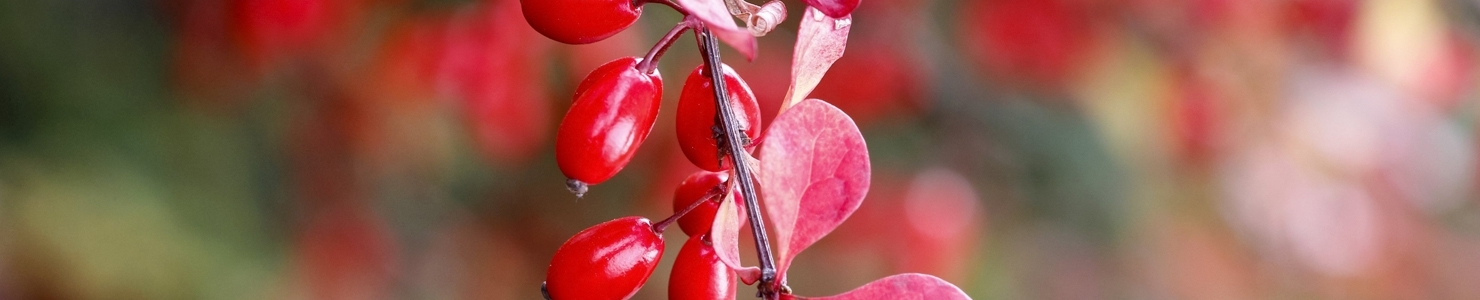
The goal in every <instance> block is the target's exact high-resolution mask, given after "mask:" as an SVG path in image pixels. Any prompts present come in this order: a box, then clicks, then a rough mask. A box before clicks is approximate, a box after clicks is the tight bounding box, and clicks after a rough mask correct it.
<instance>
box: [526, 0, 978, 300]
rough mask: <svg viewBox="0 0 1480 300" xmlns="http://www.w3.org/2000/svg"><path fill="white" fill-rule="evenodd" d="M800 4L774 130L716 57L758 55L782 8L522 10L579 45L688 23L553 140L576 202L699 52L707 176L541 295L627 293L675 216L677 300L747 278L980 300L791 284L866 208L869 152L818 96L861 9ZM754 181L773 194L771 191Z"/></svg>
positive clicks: (623, 226) (916, 283) (781, 286)
mask: <svg viewBox="0 0 1480 300" xmlns="http://www.w3.org/2000/svg"><path fill="white" fill-rule="evenodd" d="M804 2H805V3H806V4H807V7H806V8H805V12H804V13H803V15H802V19H801V25H800V27H799V29H798V33H797V42H796V45H795V51H794V56H793V57H792V70H791V87H790V88H789V89H788V91H787V94H786V96H785V97H784V98H783V103H782V105H781V110H782V111H781V113H780V114H779V115H778V116H777V117H776V119H775V120H774V121H773V122H772V123H771V124H769V126H764V127H763V126H762V125H763V124H760V118H759V113H758V112H757V111H758V110H759V109H758V108H757V105H756V102H755V96H754V95H753V94H752V93H751V91H750V88H749V87H748V86H747V84H746V83H745V80H744V79H743V78H741V77H740V76H739V75H738V74H736V73H735V72H734V71H733V70H730V68H729V67H728V66H726V65H725V64H724V63H723V62H722V61H721V60H720V56H719V41H723V42H724V43H726V44H729V45H730V46H731V47H733V48H735V49H736V50H737V51H738V52H739V53H740V54H742V55H744V56H746V58H748V59H749V58H754V57H755V55H756V37H759V36H763V35H765V34H766V33H768V32H770V31H771V30H773V29H775V27H776V25H777V24H778V23H780V22H781V21H782V20H784V19H785V18H786V8H785V5H783V4H782V3H781V2H780V1H779V0H772V1H771V2H768V3H766V4H765V5H761V6H757V5H754V4H750V3H747V2H745V1H744V0H634V1H609V0H560V1H548V0H522V1H521V5H522V6H523V11H524V14H525V18H526V19H527V20H528V21H529V23H530V26H531V27H534V28H535V29H536V31H538V32H540V33H541V34H544V35H545V36H546V37H549V38H550V39H553V40H556V41H559V42H563V43H567V44H585V43H590V42H594V41H597V40H601V39H604V38H606V37H609V36H611V35H613V34H616V33H617V32H620V31H622V30H625V29H626V28H627V27H629V25H630V24H631V23H632V22H633V21H634V20H635V19H636V18H637V17H638V16H640V14H641V9H642V7H641V6H642V5H644V4H646V3H657V4H661V5H663V6H666V7H669V8H672V9H674V10H676V11H678V12H679V13H680V14H682V15H684V18H683V20H682V21H680V22H679V23H678V24H677V25H675V26H674V27H673V29H672V30H670V31H668V33H667V34H666V35H664V36H663V37H662V38H661V39H660V40H659V41H658V42H657V43H656V45H654V46H653V48H652V49H651V50H649V51H648V52H647V54H646V55H644V56H643V57H641V58H638V57H627V58H619V59H617V60H615V61H612V62H610V63H608V64H606V65H603V66H601V67H599V68H597V69H596V70H595V71H592V72H591V74H590V75H588V76H587V77H586V79H585V80H584V81H582V82H581V84H580V85H579V86H578V87H577V89H576V92H575V103H574V104H572V106H571V108H570V110H569V111H568V112H567V113H566V115H565V118H564V119H563V120H562V121H561V125H560V129H559V132H558V134H557V137H556V161H557V162H558V163H559V165H560V169H561V171H562V172H563V173H565V175H566V177H567V178H569V180H568V181H567V182H566V183H567V187H568V188H569V189H570V190H571V191H572V192H574V193H575V194H576V195H577V197H579V196H581V195H582V194H584V193H586V192H587V191H588V189H590V188H591V186H592V185H596V184H599V183H601V182H603V181H605V180H607V179H609V178H611V177H612V176H614V175H615V174H616V173H618V172H620V171H621V169H622V168H623V167H624V166H625V165H626V164H627V162H628V160H630V159H631V157H632V155H633V153H635V152H636V151H637V149H638V148H639V146H640V145H641V144H642V143H643V141H644V140H645V139H646V137H647V135H648V133H649V132H650V131H651V130H652V126H653V124H654V122H655V120H654V119H655V118H656V116H657V109H658V106H659V105H658V104H659V102H661V97H662V96H661V95H662V79H661V76H659V74H658V71H657V68H656V64H657V63H658V61H659V60H660V59H661V58H662V56H663V53H664V52H666V51H667V49H668V48H669V47H670V46H672V45H673V43H674V42H675V41H676V40H677V39H678V37H679V36H681V35H683V33H684V32H685V31H690V30H692V31H693V32H694V35H695V37H696V39H697V40H698V47H699V50H700V52H701V53H702V54H703V55H702V58H703V61H702V63H701V64H700V65H699V67H698V68H696V69H695V70H694V71H693V72H692V73H691V74H689V77H688V78H687V80H686V81H685V83H684V86H683V92H682V93H681V96H680V97H681V98H680V99H679V104H678V107H679V108H678V110H679V111H678V116H677V117H676V123H677V127H676V130H677V131H678V134H677V136H678V139H679V145H680V146H681V147H683V153H684V155H685V156H686V157H687V158H688V159H689V160H690V161H691V162H693V163H694V164H695V165H696V166H698V167H700V168H701V169H704V170H706V171H701V172H698V173H695V174H693V175H691V176H689V178H688V179H686V180H684V182H683V183H682V184H681V185H680V186H679V187H678V189H677V190H676V191H675V195H674V214H673V215H672V216H669V217H668V218H666V219H664V220H663V221H659V222H657V223H649V222H648V220H647V219H645V218H642V217H625V218H619V219H616V220H612V221H608V222H606V223H601V224H598V225H596V226H594V227H591V228H588V229H586V230H584V231H581V232H580V233H578V234H576V235H575V236H574V237H572V238H570V240H567V241H566V242H565V243H564V244H562V245H561V246H560V248H559V250H557V251H556V253H555V256H554V258H553V260H552V261H551V262H550V267H549V270H548V271H547V273H546V277H545V283H544V284H543V286H542V287H541V289H542V292H543V293H544V295H545V298H546V299H557V300H570V299H627V298H630V297H631V296H632V295H633V294H634V293H636V291H637V290H638V289H640V288H641V287H642V285H643V284H644V283H645V282H646V281H647V278H648V277H649V276H650V275H651V274H652V272H653V271H654V270H653V268H654V266H656V264H657V260H658V259H659V258H660V257H661V256H662V251H663V249H662V248H663V238H662V235H661V234H662V232H663V230H664V229H665V228H667V226H668V225H670V224H671V223H674V222H677V223H679V227H680V228H681V229H682V230H683V232H684V233H685V234H686V235H688V236H689V240H688V241H687V242H686V243H685V244H684V246H683V248H682V250H681V251H680V253H679V255H678V258H677V261H676V262H675V263H674V267H673V269H672V272H673V273H672V274H671V275H672V276H670V278H671V281H670V282H669V297H670V299H734V298H735V290H736V289H735V282H736V281H739V282H742V283H745V284H747V285H756V287H757V290H758V295H757V296H758V297H760V298H763V299H767V300H775V299H969V297H967V296H966V294H965V293H963V292H962V291H961V289H960V288H957V287H956V286H955V285H952V284H950V283H948V282H945V281H944V280H941V279H940V278H937V277H935V276H931V275H925V274H899V275H894V276H889V277H886V278H883V279H880V280H877V281H874V282H871V283H868V284H865V285H864V286H862V287H859V288H856V289H854V290H852V291H849V292H845V293H843V294H839V295H835V296H830V297H804V296H798V295H796V294H794V293H793V291H792V290H791V288H789V287H788V286H787V280H788V279H787V277H786V271H787V269H788V268H789V267H790V266H791V262H792V260H793V259H794V258H795V257H796V256H797V254H798V253H800V252H801V251H802V250H804V249H806V248H807V247H808V246H811V245H812V244H813V243H815V242H817V241H818V240H820V239H821V238H822V237H823V236H825V235H827V234H828V233H829V232H832V231H833V229H836V228H837V227H838V225H840V224H842V222H843V221H844V220H846V219H847V218H848V217H849V216H850V215H852V213H853V212H854V211H855V210H857V209H858V207H859V205H860V204H862V201H863V199H864V195H865V194H867V192H868V189H869V175H870V166H869V157H868V148H867V147H866V145H865V144H864V140H863V135H862V134H861V133H860V132H859V130H858V126H857V124H855V123H854V122H853V119H852V118H850V117H849V116H848V115H847V114H845V113H843V111H842V110H839V109H838V108H837V107H834V106H833V105H832V104H829V103H827V102H825V101H823V100H818V99H807V95H808V94H810V93H811V91H812V89H813V88H815V87H816V86H817V84H818V83H819V82H820V81H821V80H822V76H823V75H824V74H825V73H826V72H827V69H828V68H829V67H831V66H832V64H833V62H835V61H837V59H838V58H839V57H842V55H843V50H844V48H845V47H846V45H847V40H848V31H849V29H850V28H851V26H852V17H851V13H852V11H853V9H854V8H856V7H857V6H858V5H859V1H858V0H804ZM737 18H738V19H740V20H741V21H743V22H744V23H745V27H744V28H741V27H740V26H739V25H737V24H736V21H735V19H737ZM762 129H764V130H762ZM754 135H759V136H754ZM753 151H755V153H752V152H753ZM753 154H754V155H753ZM757 185H764V187H765V189H764V190H763V193H758V189H757ZM759 196H764V198H762V197H759ZM761 199H764V200H765V201H766V202H765V204H766V205H765V206H764V210H763V209H762V206H761V205H760V201H761ZM740 201H743V202H740ZM763 214H764V218H763V216H762V215H763ZM767 218H769V220H770V221H771V222H765V221H766V219H767ZM747 224H748V225H749V226H746V225H747ZM767 225H769V226H767ZM742 227H749V228H750V234H751V235H752V236H753V237H754V239H755V241H756V253H757V255H758V261H759V266H745V265H743V264H742V263H741V262H740V258H739V255H740V254H739V253H740V252H739V247H738V245H739V243H738V241H739V239H740V235H741V234H742V233H741V228H742ZM768 227H769V230H770V231H769V233H770V234H773V235H768ZM772 237H774V238H775V239H774V240H773V239H772ZM773 241H774V243H773Z"/></svg>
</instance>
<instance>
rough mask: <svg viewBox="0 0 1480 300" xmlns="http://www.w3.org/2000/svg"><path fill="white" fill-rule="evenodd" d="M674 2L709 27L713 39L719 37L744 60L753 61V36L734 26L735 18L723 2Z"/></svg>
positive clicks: (682, 0)
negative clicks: (743, 56)
mask: <svg viewBox="0 0 1480 300" xmlns="http://www.w3.org/2000/svg"><path fill="white" fill-rule="evenodd" d="M674 2H677V3H678V6H681V7H683V8H684V9H687V10H689V14H690V15H693V16H694V17H696V18H699V20H700V21H704V24H707V25H709V31H710V32H713V33H714V36H715V37H719V40H720V41H724V42H725V44H729V45H730V47H734V48H735V50H736V51H740V55H745V60H755V53H756V47H757V46H756V42H755V36H754V35H751V34H750V30H749V29H745V28H740V26H738V25H735V18H734V17H733V16H730V9H729V7H726V6H725V2H724V1H723V0H675V1H674Z"/></svg>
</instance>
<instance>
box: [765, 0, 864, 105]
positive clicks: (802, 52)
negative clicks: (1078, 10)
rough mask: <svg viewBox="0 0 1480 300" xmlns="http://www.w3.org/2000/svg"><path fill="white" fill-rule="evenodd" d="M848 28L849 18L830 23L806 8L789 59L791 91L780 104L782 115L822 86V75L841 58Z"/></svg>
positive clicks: (823, 16) (846, 40)
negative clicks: (819, 83)
mask: <svg viewBox="0 0 1480 300" xmlns="http://www.w3.org/2000/svg"><path fill="white" fill-rule="evenodd" d="M851 28H853V17H852V16H843V17H842V18H836V19H834V18H832V17H828V16H826V15H823V14H822V13H819V12H818V11H817V10H816V9H812V8H807V12H806V13H804V14H802V24H801V28H798V29H797V45H796V49H795V50H794V51H793V52H792V57H791V88H790V89H788V90H787V91H786V98H784V99H786V101H785V102H782V103H781V110H782V111H786V109H787V108H790V107H791V106H792V105H796V104H797V102H801V101H802V99H805V98H807V94H810V93H812V89H813V88H816V87H817V83H818V82H822V75H823V74H827V69H828V68H831V67H832V64H833V62H835V61H838V58H839V57H843V49H844V48H847V46H848V30H849V29H851Z"/></svg>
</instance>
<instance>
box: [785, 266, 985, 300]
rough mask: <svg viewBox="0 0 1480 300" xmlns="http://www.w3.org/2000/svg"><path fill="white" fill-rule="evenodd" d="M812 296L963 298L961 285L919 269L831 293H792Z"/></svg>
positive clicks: (843, 299)
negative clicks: (844, 291)
mask: <svg viewBox="0 0 1480 300" xmlns="http://www.w3.org/2000/svg"><path fill="white" fill-rule="evenodd" d="M796 299H816V300H882V299H888V300H927V299H928V300H955V299H966V300H970V299H971V297H970V296H967V295H966V293H965V292H962V291H961V288H958V287H956V286H955V285H953V284H951V283H950V282H946V281H945V280H941V279H940V278H938V277H935V276H930V275H926V274H919V273H907V274H896V275H894V276H889V277H884V278H883V279H879V280H874V282H870V283H868V284H865V285H863V286H861V287H858V288H856V289H853V290H852V291H848V292H847V293H842V294H838V295H834V296H827V297H796Z"/></svg>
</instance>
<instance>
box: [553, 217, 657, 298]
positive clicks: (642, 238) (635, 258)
mask: <svg viewBox="0 0 1480 300" xmlns="http://www.w3.org/2000/svg"><path fill="white" fill-rule="evenodd" d="M662 257H663V235H662V234H661V233H659V232H657V231H654V230H653V224H652V223H650V222H649V221H648V219H646V218H642V217H626V218H621V219H616V220H611V221H607V222H606V223H601V224H597V225H596V226H592V227H591V228H586V230H582V231H581V232H580V233H577V234H576V235H575V236H573V237H570V240H566V241H565V244H562V245H560V250H556V251H555V258H553V259H551V260H550V270H549V271H548V272H547V273H546V274H545V292H547V293H549V295H550V299H555V300H570V299H596V300H599V299H627V298H630V297H632V294H634V293H637V289H638V288H641V287H642V284H643V283H646V282H647V279H648V276H649V275H652V274H653V268H654V267H657V265H658V259H660V258H662Z"/></svg>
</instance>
